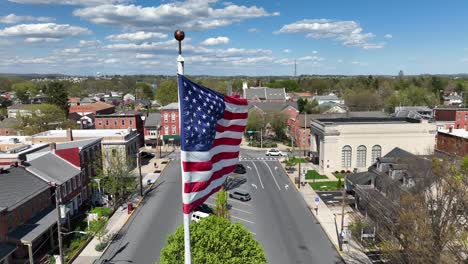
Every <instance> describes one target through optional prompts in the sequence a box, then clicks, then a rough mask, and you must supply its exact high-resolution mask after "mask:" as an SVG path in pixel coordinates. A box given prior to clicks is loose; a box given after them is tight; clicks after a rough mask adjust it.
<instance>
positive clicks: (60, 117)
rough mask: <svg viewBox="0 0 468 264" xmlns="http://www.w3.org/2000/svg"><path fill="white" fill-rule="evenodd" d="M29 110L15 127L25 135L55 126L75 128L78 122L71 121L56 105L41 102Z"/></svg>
mask: <svg viewBox="0 0 468 264" xmlns="http://www.w3.org/2000/svg"><path fill="white" fill-rule="evenodd" d="M28 110H29V111H30V114H24V115H22V116H20V117H19V120H20V122H19V123H18V124H17V125H16V126H15V129H16V130H18V131H21V132H22V133H23V134H25V135H33V134H37V133H40V132H44V131H47V130H49V129H54V128H62V129H65V128H75V127H76V124H74V123H71V122H70V121H69V120H68V119H67V118H66V117H65V113H64V112H63V111H62V109H60V108H59V107H58V106H56V105H52V104H40V105H31V106H29V108H28Z"/></svg>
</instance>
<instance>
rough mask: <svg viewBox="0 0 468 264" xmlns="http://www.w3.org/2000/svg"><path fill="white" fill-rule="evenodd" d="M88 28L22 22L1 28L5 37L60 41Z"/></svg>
mask: <svg viewBox="0 0 468 264" xmlns="http://www.w3.org/2000/svg"><path fill="white" fill-rule="evenodd" d="M90 32H91V31H89V30H88V29H87V28H82V27H77V26H71V25H68V24H55V23H44V24H20V25H16V26H12V27H7V28H4V29H2V30H0V36H3V37H24V38H26V39H25V41H26V42H40V41H49V42H53V41H59V40H61V39H63V38H66V37H74V36H78V35H83V34H88V33H90Z"/></svg>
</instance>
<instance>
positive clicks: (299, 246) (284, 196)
mask: <svg viewBox="0 0 468 264" xmlns="http://www.w3.org/2000/svg"><path fill="white" fill-rule="evenodd" d="M241 156H242V157H243V158H244V159H242V160H241V163H242V164H244V165H245V166H246V168H247V173H246V174H244V175H234V176H233V177H230V179H229V181H228V182H227V185H228V187H229V189H230V191H232V190H243V191H248V192H249V193H250V194H251V196H252V200H251V201H249V202H240V201H237V200H233V199H229V203H230V205H231V220H232V221H233V222H239V223H242V224H243V225H244V226H245V227H246V228H247V229H249V230H250V231H251V232H252V233H253V234H254V236H255V237H256V238H257V239H258V241H259V242H260V244H261V245H262V246H263V248H264V250H265V253H266V255H267V259H268V263H270V264H288V263H297V264H299V263H317V264H329V263H330V264H332V263H342V261H341V258H340V257H339V255H338V253H337V252H336V250H335V248H334V247H333V245H332V244H331V243H330V242H329V240H328V238H327V236H326V235H325V233H324V232H323V230H322V229H321V227H320V225H319V224H317V221H316V220H315V218H314V217H313V216H312V215H311V213H310V210H309V209H308V208H307V206H306V204H305V202H304V200H303V199H302V197H301V196H300V194H299V193H298V192H297V190H296V189H295V187H294V186H292V183H291V182H290V181H289V179H288V178H287V176H286V174H285V173H284V171H283V170H282V169H281V167H280V164H279V163H278V161H275V160H274V159H269V160H260V159H259V158H264V157H265V156H264V152H263V151H262V152H253V151H245V150H243V151H242V154H241ZM155 186H157V187H156V188H155V189H154V190H153V191H152V192H150V193H149V195H148V196H147V197H146V200H145V202H144V204H143V205H142V206H141V207H140V208H139V209H138V210H137V211H136V213H135V214H134V215H133V216H132V218H131V220H130V222H129V223H128V224H127V225H126V226H125V227H124V229H123V230H122V231H121V234H119V236H118V237H117V239H116V240H114V241H113V243H112V244H111V246H110V247H109V249H108V250H107V251H106V253H105V254H104V256H103V257H102V258H101V259H109V260H110V262H109V263H136V264H153V263H155V261H157V260H158V259H159V255H160V251H161V249H162V248H163V247H164V246H165V244H166V238H167V236H168V235H169V234H172V233H173V232H174V231H175V229H176V228H177V227H178V226H179V225H181V224H182V210H181V173H180V164H179V163H178V162H177V161H174V162H172V163H171V164H170V165H169V167H168V168H167V169H166V170H165V171H164V173H163V174H162V175H161V177H160V178H159V179H158V180H157V181H156V184H155ZM206 203H207V204H208V205H213V204H214V197H210V198H209V199H208V200H207V202H206ZM130 261H131V262H130Z"/></svg>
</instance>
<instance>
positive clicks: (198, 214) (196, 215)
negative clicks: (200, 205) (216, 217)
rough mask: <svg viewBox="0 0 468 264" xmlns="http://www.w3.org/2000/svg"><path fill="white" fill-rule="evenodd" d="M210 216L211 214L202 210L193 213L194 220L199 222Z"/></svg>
mask: <svg viewBox="0 0 468 264" xmlns="http://www.w3.org/2000/svg"><path fill="white" fill-rule="evenodd" d="M208 216H210V215H209V214H207V213H204V212H200V211H195V212H193V213H192V221H194V222H199V221H200V220H202V219H203V218H205V217H208Z"/></svg>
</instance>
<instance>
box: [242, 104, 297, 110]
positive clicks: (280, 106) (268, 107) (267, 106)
mask: <svg viewBox="0 0 468 264" xmlns="http://www.w3.org/2000/svg"><path fill="white" fill-rule="evenodd" d="M288 106H292V107H294V108H296V109H298V106H297V102H284V103H283V102H256V103H249V106H248V108H249V110H250V109H252V108H253V107H258V108H260V109H261V110H263V111H281V110H283V109H284V108H286V107H288Z"/></svg>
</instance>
